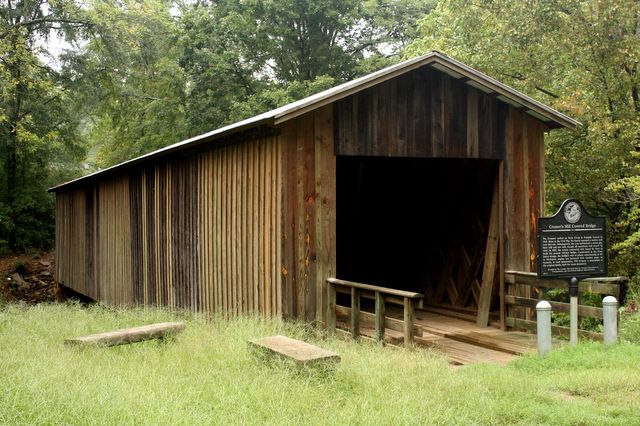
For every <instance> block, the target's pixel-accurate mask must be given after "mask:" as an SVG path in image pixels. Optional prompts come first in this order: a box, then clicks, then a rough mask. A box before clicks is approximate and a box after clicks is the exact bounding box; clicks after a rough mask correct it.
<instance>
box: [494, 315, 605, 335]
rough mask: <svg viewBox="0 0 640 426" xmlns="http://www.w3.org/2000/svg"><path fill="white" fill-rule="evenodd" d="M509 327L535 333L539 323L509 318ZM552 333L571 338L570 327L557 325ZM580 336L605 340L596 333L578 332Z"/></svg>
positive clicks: (552, 329) (553, 326)
mask: <svg viewBox="0 0 640 426" xmlns="http://www.w3.org/2000/svg"><path fill="white" fill-rule="evenodd" d="M507 326H508V327H512V328H518V329H524V330H530V331H535V330H536V327H537V323H536V322H535V321H530V320H524V319H520V318H511V317H508V318H507ZM551 333H552V334H554V335H556V336H562V337H566V338H568V337H569V327H560V326H557V325H552V326H551ZM578 336H580V337H584V338H587V339H591V340H597V341H600V340H602V339H603V334H602V333H595V332H592V331H587V330H578Z"/></svg>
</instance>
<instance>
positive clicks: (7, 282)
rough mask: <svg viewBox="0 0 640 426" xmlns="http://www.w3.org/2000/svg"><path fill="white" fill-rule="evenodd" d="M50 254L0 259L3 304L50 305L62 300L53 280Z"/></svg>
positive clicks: (11, 256) (0, 286)
mask: <svg viewBox="0 0 640 426" xmlns="http://www.w3.org/2000/svg"><path fill="white" fill-rule="evenodd" d="M54 271H55V254H54V252H53V251H50V252H44V253H33V254H23V255H10V256H6V257H3V258H0V298H2V299H3V300H4V301H6V302H20V301H22V302H25V303H29V304H31V303H41V302H53V301H55V300H60V299H61V298H62V297H63V294H62V291H61V290H60V287H59V286H58V283H57V282H56V281H55V279H54Z"/></svg>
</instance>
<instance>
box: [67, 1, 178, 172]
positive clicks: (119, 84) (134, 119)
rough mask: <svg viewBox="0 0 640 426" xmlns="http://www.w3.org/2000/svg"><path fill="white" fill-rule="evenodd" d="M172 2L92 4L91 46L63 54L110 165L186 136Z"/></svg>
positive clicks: (96, 160) (90, 131) (90, 134)
mask: <svg viewBox="0 0 640 426" xmlns="http://www.w3.org/2000/svg"><path fill="white" fill-rule="evenodd" d="M172 6H173V2H172V1H168V0H146V1H144V2H140V1H136V0H125V1H122V2H118V3H115V2H104V1H93V2H92V3H91V8H90V9H89V10H88V11H87V16H88V17H89V19H90V20H91V22H92V28H91V31H90V32H88V33H87V35H86V37H87V39H86V42H85V43H83V44H82V45H81V46H77V47H76V48H75V49H72V50H68V51H67V52H66V53H65V55H63V57H62V59H63V66H64V71H65V72H66V73H67V75H68V78H69V80H72V81H73V82H74V85H75V86H74V93H75V96H76V98H75V103H76V106H77V108H78V109H79V110H81V111H82V112H83V114H84V116H85V122H86V124H87V125H86V135H87V138H88V140H89V143H90V145H91V146H92V147H93V148H94V149H93V151H92V152H91V156H90V158H89V161H90V162H91V163H92V164H93V165H94V166H95V165H99V166H104V165H111V164H113V163H117V162H120V161H123V160H125V159H129V158H133V157H137V156H139V155H141V154H144V153H146V152H149V151H153V150H156V149H159V148H162V147H163V146H166V145H168V144H169V143H172V142H176V141H178V140H180V139H182V138H184V137H185V136H186V132H185V130H184V128H185V124H184V111H185V93H184V85H185V78H184V75H183V71H182V69H181V68H180V66H179V65H178V56H179V49H178V48H177V40H178V24H177V22H176V20H175V19H174V18H173V16H172V15H171V8H172Z"/></svg>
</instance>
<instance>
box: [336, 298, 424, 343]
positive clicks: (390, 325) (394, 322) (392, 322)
mask: <svg viewBox="0 0 640 426" xmlns="http://www.w3.org/2000/svg"><path fill="white" fill-rule="evenodd" d="M334 312H335V315H336V318H340V319H341V320H345V321H347V322H349V321H350V318H351V308H349V307H347V306H342V305H336V308H335V310H334ZM359 318H360V328H362V327H364V326H365V324H373V325H374V326H375V322H376V314H372V313H371V312H367V311H362V310H361V311H360V315H359ZM381 328H386V329H389V330H395V331H398V332H400V333H404V321H403V320H399V319H397V318H392V317H384V327H381ZM422 333H423V329H422V327H421V326H419V325H416V324H414V325H413V335H414V336H422Z"/></svg>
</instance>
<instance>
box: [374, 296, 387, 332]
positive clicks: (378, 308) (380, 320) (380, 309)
mask: <svg viewBox="0 0 640 426" xmlns="http://www.w3.org/2000/svg"><path fill="white" fill-rule="evenodd" d="M375 297H376V301H375V325H376V341H378V342H379V343H383V342H384V328H385V318H384V314H385V312H384V311H385V306H384V295H383V294H382V293H380V292H379V291H377V292H376V296H375Z"/></svg>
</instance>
